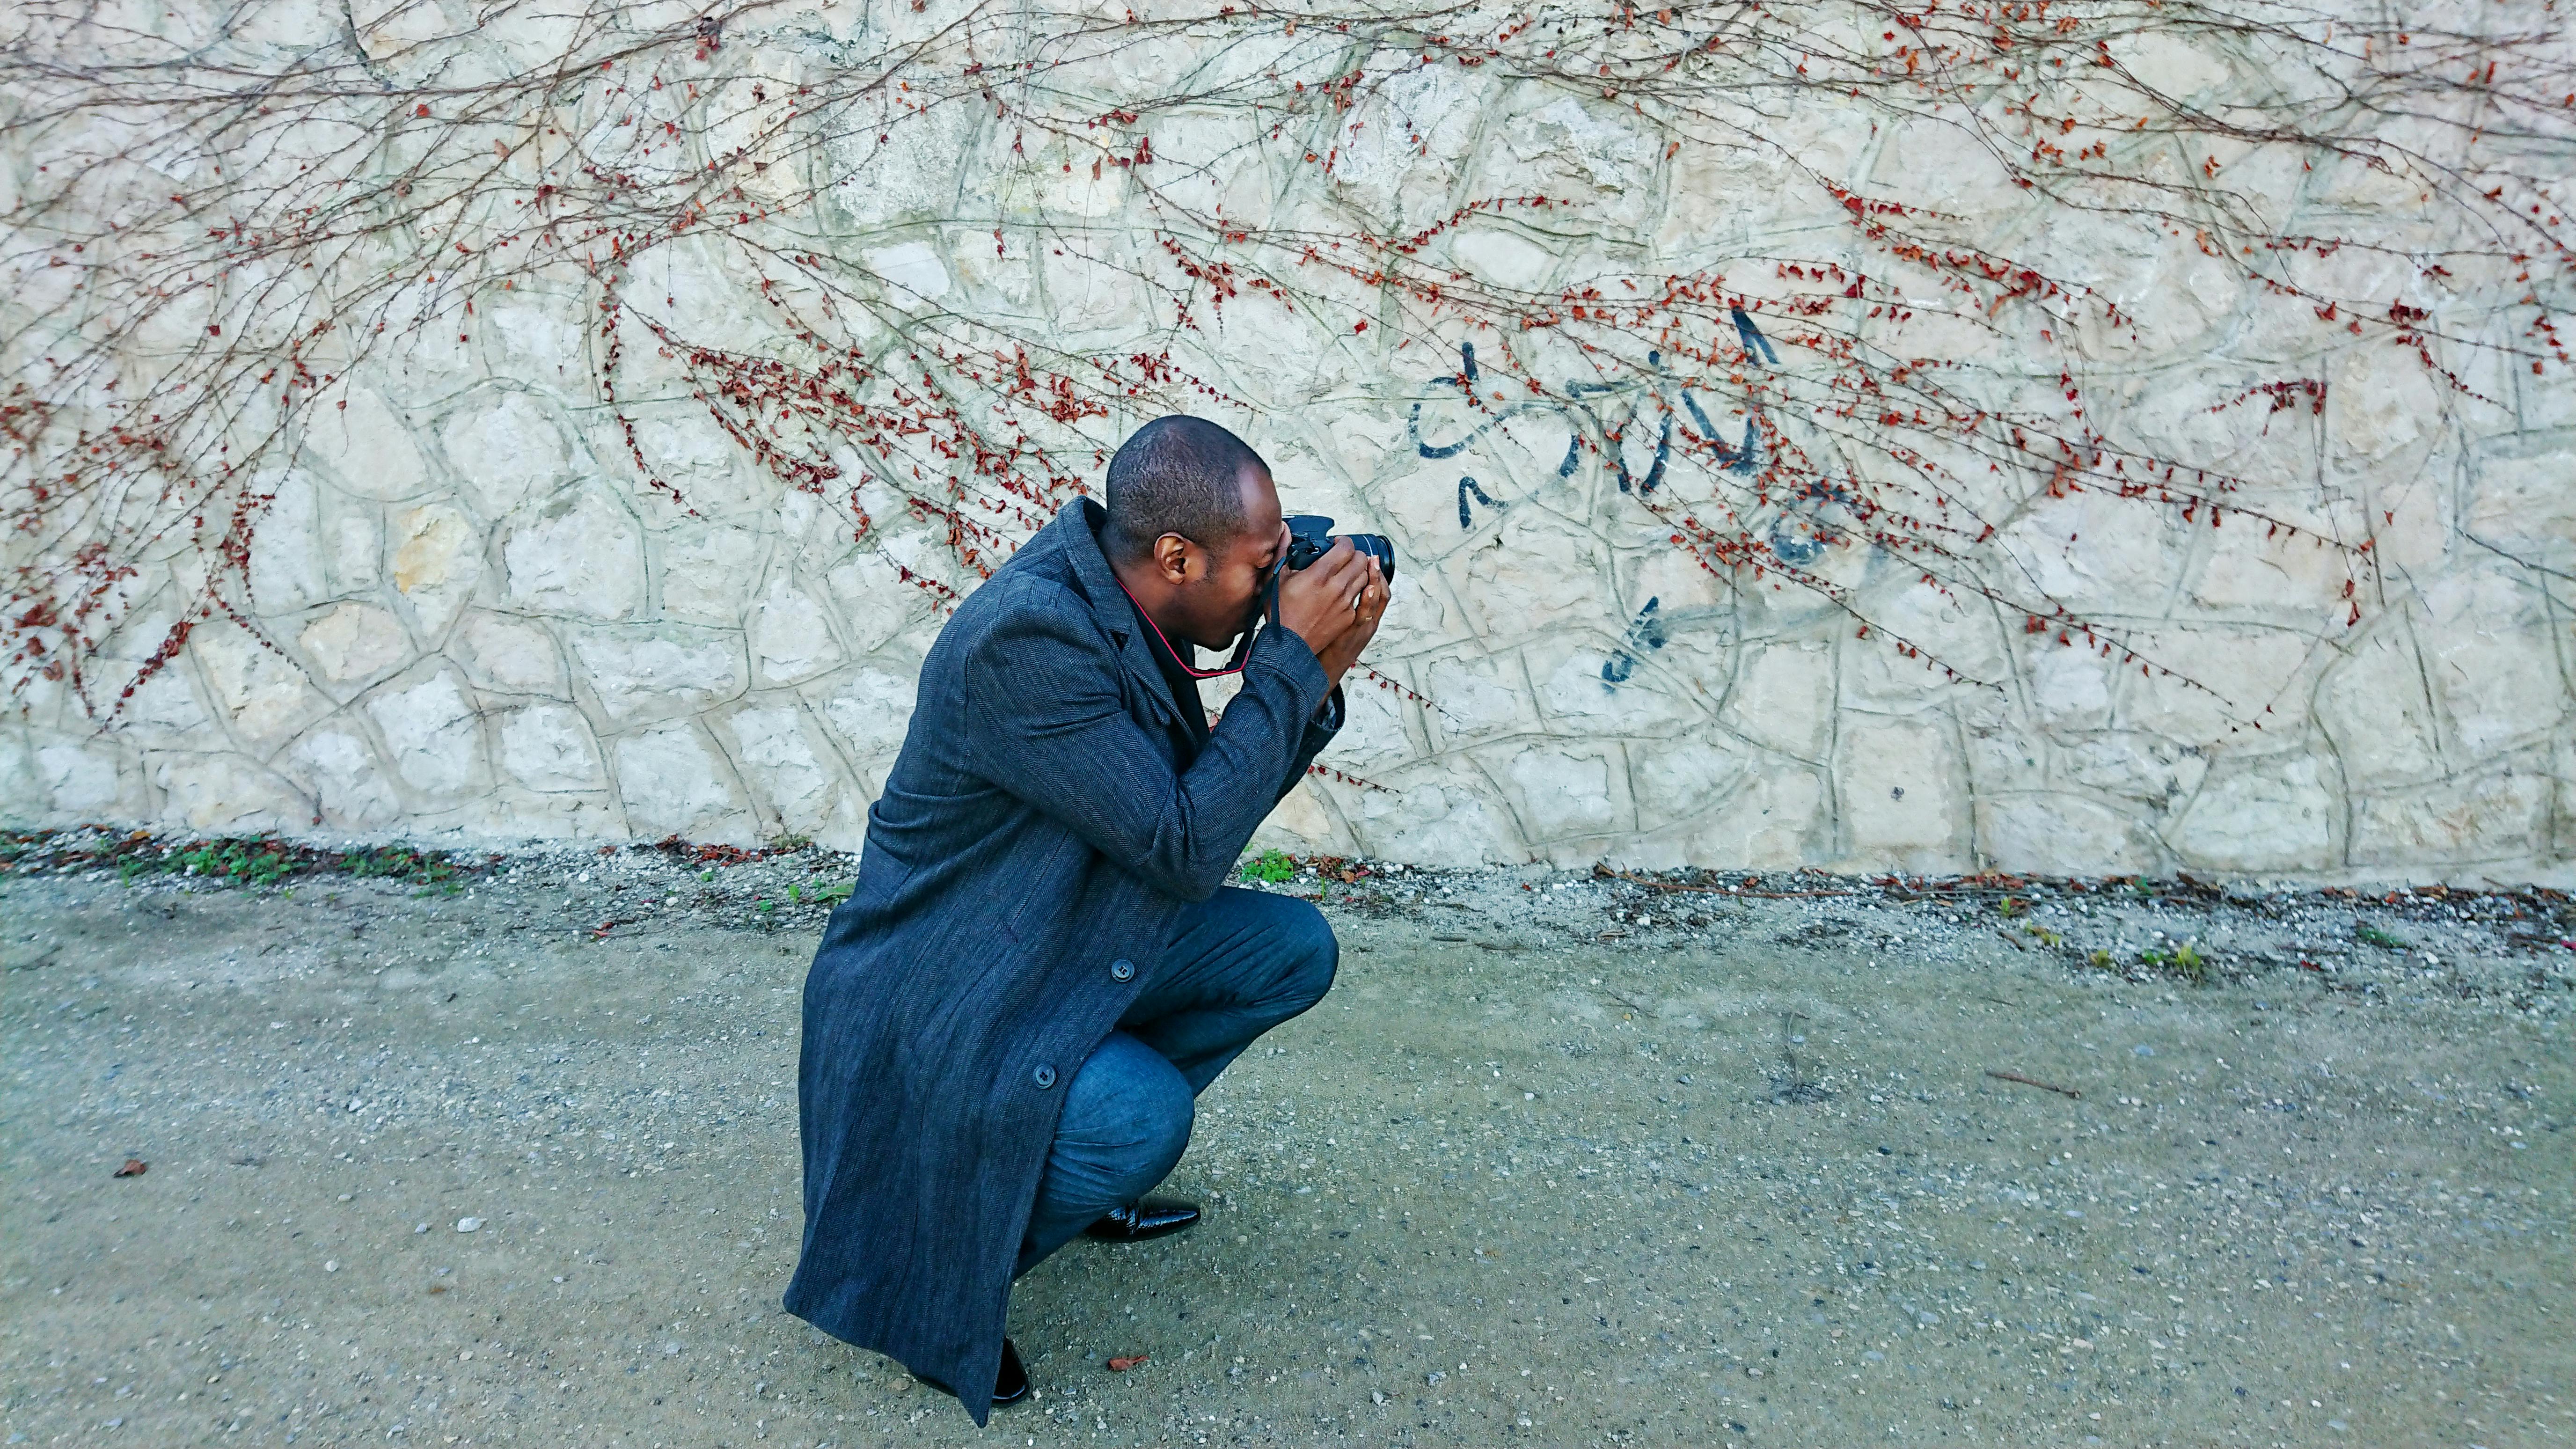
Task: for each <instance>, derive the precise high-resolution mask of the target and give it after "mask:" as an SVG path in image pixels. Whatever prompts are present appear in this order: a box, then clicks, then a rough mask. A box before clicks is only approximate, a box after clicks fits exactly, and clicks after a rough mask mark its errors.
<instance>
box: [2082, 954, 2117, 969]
mask: <svg viewBox="0 0 2576 1449" xmlns="http://www.w3.org/2000/svg"><path fill="white" fill-rule="evenodd" d="M2084 964H2085V965H2087V966H2090V967H2092V968H2093V969H2094V970H2096V971H2108V970H2110V969H2111V953H2110V952H2108V951H2089V952H2086V953H2085V956H2084Z"/></svg>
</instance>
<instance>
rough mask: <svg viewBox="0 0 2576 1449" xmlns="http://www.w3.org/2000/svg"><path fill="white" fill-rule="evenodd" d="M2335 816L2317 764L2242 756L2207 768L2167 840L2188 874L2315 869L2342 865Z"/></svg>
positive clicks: (2302, 758)
mask: <svg viewBox="0 0 2576 1449" xmlns="http://www.w3.org/2000/svg"><path fill="white" fill-rule="evenodd" d="M2338 814H2339V812H2338V811H2337V809H2336V802H2335V799H2334V795H2333V793H2332V792H2331V791H2330V790H2328V789H2327V787H2326V776H2325V772H2324V771H2323V770H2322V769H2321V768H2320V767H2319V765H2318V763H2317V761H2316V759H2315V757H2313V756H2311V755H2306V754H2295V755H2251V756H2240V757H2236V758H2231V759H2225V760H2221V761H2219V762H2218V763H2217V764H2215V765H2213V766H2212V767H2211V769H2210V772H2209V778H2208V779H2207V780H2205V781H2203V782H2202V784H2201V787H2200V791H2199V793H2198V794H2197V795H2195V796H2194V797H2193V799H2192V802H2191V804H2190V805H2189V806H2188V807H2187V808H2186V809H2185V810H2184V811H2183V814H2182V818H2181V819H2180V820H2179V821H2178V822H2176V823H2175V824H2174V825H2173V826H2172V827H2171V828H2170V829H2169V830H2168V832H2167V835H2166V839H2167V842H2168V843H2169V844H2170V846H2171V847H2172V849H2173V852H2174V855H2175V856H2176V858H2177V859H2178V860H2179V861H2180V862H2181V864H2182V865H2183V866H2184V867H2185V868H2188V869H2193V870H2202V871H2237V872H2254V871H2284V870H2300V869H2311V870H2312V869H2315V868H2316V865H2315V863H2316V862H2321V861H2322V862H2338V861H2339V855H2340V852H2339V851H2338V850H2337V844H2338V841H2337V837H2338V836H2339V835H2340V834H2341V831H2340V829H2339V828H2338V825H2339V821H2338V819H2337V816H2338Z"/></svg>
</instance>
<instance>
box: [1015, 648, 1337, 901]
mask: <svg viewBox="0 0 2576 1449" xmlns="http://www.w3.org/2000/svg"><path fill="white" fill-rule="evenodd" d="M1119 676H1120V664H1119V660H1118V655H1117V653H1116V651H1115V648H1114V646H1112V645H1111V643H1110V641H1109V640H1108V639H1107V638H1106V637H1105V636H1104V635H1102V633H1101V632H1100V629H1099V627H1098V626H1097V625H1096V624H1095V623H1094V622H1093V621H1092V619H1091V617H1090V614H1089V611H1088V610H1084V609H1081V608H1078V607H1075V606H1073V605H1072V603H1071V602H1070V601H1066V602H1065V603H1063V604H1061V605H1055V606H1050V607H1039V608H1016V609H1011V610H1009V611H1007V612H1006V613H1005V614H1004V615H1003V616H1002V617H1001V618H999V619H997V620H996V621H995V622H994V624H993V627H992V628H991V629H990V630H988V631H987V632H986V633H985V635H984V636H983V637H982V638H981V639H978V640H977V641H976V642H975V643H974V644H973V645H972V646H971V647H970V648H969V649H968V651H967V653H966V659H965V668H964V685H965V695H966V718H967V728H968V730H969V731H970V732H971V734H972V736H973V738H972V740H971V743H970V744H969V749H968V758H969V761H970V763H971V765H972V767H973V768H974V770H975V772H976V773H977V774H979V775H981V776H983V777H984V778H985V779H987V780H990V781H992V782H993V783H994V784H995V785H997V786H1000V787H1001V788H1002V789H1004V790H1007V791H1009V792H1010V793H1012V794H1014V795H1017V796H1019V797H1020V798H1021V799H1023V800H1026V801H1028V802H1029V803H1030V804H1031V805H1034V806H1035V807H1037V808H1038V809H1040V810H1042V811H1045V812H1046V813H1047V814H1049V815H1051V816H1053V817H1054V818H1056V819H1058V820H1061V821H1062V822H1064V824H1065V825H1066V826H1067V827H1068V828H1070V829H1071V830H1072V831H1073V832H1074V833H1075V834H1077V835H1080V836H1081V837H1082V838H1083V839H1084V840H1086V841H1088V842H1090V843H1091V845H1092V847H1093V848H1094V849H1096V850H1098V851H1099V852H1100V853H1101V854H1103V855H1105V856H1107V857H1109V859H1110V860H1112V861H1114V862H1116V863H1117V864H1118V865H1119V866H1120V867H1122V868H1124V869H1125V870H1127V871H1129V872H1130V873H1132V874H1134V875H1135V876H1137V877H1138V878H1139V879H1141V880H1143V881H1145V882H1146V883H1147V884H1148V885H1150V886H1152V887H1153V888H1154V889H1155V890H1157V891H1160V892H1162V893H1163V894H1165V895H1169V896H1176V897H1178V898H1180V899H1182V900H1188V901H1200V900H1205V899H1207V898H1208V897H1209V896H1212V895H1214V894H1216V890H1217V887H1218V886H1220V885H1222V884H1224V882H1225V878H1226V875H1227V873H1228V872H1229V871H1231V870H1232V869H1233V868H1234V862H1235V858H1236V857H1237V856H1239V855H1241V854H1242V853H1243V847H1244V843H1245V842H1246V841H1248V840H1250V839H1251V838H1252V832H1253V830H1254V828H1255V827H1257V826H1259V825H1260V824H1261V821H1262V818H1263V817H1264V816H1266V815H1268V814H1269V813H1270V810H1271V807H1272V806H1274V805H1276V804H1277V803H1278V798H1279V795H1280V794H1281V793H1282V790H1281V787H1280V784H1279V782H1280V781H1281V780H1282V779H1283V778H1288V779H1293V778H1294V776H1293V775H1292V774H1291V771H1292V768H1293V769H1294V771H1295V772H1297V773H1299V774H1302V773H1303V771H1304V765H1303V763H1302V762H1301V761H1300V754H1301V752H1303V751H1304V749H1305V746H1306V743H1307V739H1308V737H1309V735H1310V734H1311V733H1312V732H1313V727H1312V726H1311V724H1310V721H1311V719H1312V717H1313V716H1314V714H1315V711H1316V709H1317V707H1318V706H1319V705H1320V704H1321V703H1322V702H1323V699H1324V696H1325V691H1326V687H1327V681H1326V680H1325V678H1324V668H1323V666H1322V665H1321V664H1318V663H1317V662H1316V661H1315V655H1314V652H1313V651H1312V650H1310V649H1308V648H1307V647H1306V641H1304V640H1303V639H1300V638H1298V637H1297V636H1296V635H1295V634H1294V633H1292V632H1291V631H1289V630H1286V629H1264V630H1263V631H1262V632H1261V634H1260V636H1259V637H1258V638H1257V639H1255V640H1254V641H1253V648H1252V657H1251V659H1250V660H1249V661H1248V662H1247V663H1246V665H1245V668H1244V671H1243V688H1242V690H1241V692H1239V693H1238V694H1236V695H1235V697H1234V698H1233V699H1232V700H1231V701H1229V702H1228V703H1227V705H1226V707H1225V718H1224V719H1223V720H1222V721H1220V722H1219V723H1218V725H1217V727H1216V729H1215V730H1214V732H1212V733H1211V734H1210V736H1209V739H1208V745H1207V748H1206V749H1204V750H1202V751H1200V752H1199V757H1198V759H1197V760H1196V761H1195V762H1194V763H1192V764H1191V766H1190V768H1189V769H1188V771H1186V772H1184V773H1178V774H1176V773H1174V771H1173V769H1172V765H1171V761H1170V759H1169V758H1168V757H1167V756H1166V755H1165V754H1164V752H1163V751H1162V750H1161V749H1160V748H1158V747H1157V746H1156V745H1155V743H1154V740H1153V738H1152V737H1151V736H1150V735H1148V734H1147V733H1146V730H1145V727H1144V726H1143V725H1142V724H1140V723H1138V721H1137V720H1136V718H1135V716H1134V715H1132V714H1130V713H1129V712H1128V709H1127V704H1126V700H1125V698H1124V697H1123V695H1122V694H1121V692H1120V688H1119ZM1321 747H1322V744H1321V741H1320V740H1319V741H1317V742H1316V748H1321Z"/></svg>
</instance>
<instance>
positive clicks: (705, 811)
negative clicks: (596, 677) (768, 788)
mask: <svg viewBox="0 0 2576 1449" xmlns="http://www.w3.org/2000/svg"><path fill="white" fill-rule="evenodd" d="M614 753H615V755H616V758H617V795H618V799H619V800H620V801H621V802H622V803H623V804H624V805H625V807H626V825H627V828H628V830H630V831H631V832H633V834H634V835H635V836H636V837H638V838H639V839H646V840H652V839H658V838H660V837H662V836H665V835H674V834H676V835H679V836H681V837H683V838H684V839H689V840H716V841H728V842H731V843H734V844H737V845H740V844H748V843H750V842H751V841H753V840H756V839H758V838H759V834H760V830H759V822H758V821H756V820H755V819H753V817H752V814H751V811H750V809H749V807H748V805H747V803H746V802H745V801H744V800H743V798H742V793H741V791H740V789H739V788H738V787H737V786H736V785H735V784H734V781H733V772H732V771H731V770H729V769H727V768H726V767H725V765H724V763H723V761H722V759H721V758H720V757H719V756H718V755H717V754H716V752H715V750H714V749H713V748H712V747H711V746H710V745H709V744H708V743H707V741H706V740H705V739H704V737H703V736H701V734H700V733H699V731H698V730H697V728H696V727H695V726H692V725H686V724H679V725H669V726H665V727H663V728H660V729H654V730H648V731H646V732H645V733H643V734H638V735H630V736H628V737H626V738H624V739H621V740H619V741H618V742H617V743H616V745H615V747H614Z"/></svg>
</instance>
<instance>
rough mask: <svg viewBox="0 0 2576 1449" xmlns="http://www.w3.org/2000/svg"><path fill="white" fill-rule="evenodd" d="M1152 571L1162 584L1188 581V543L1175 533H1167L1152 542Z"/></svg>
mask: <svg viewBox="0 0 2576 1449" xmlns="http://www.w3.org/2000/svg"><path fill="white" fill-rule="evenodd" d="M1154 569H1155V571H1156V572H1157V573H1160V574H1161V575H1162V576H1163V582H1165V583H1167V584H1172V585H1176V586H1177V585H1180V584H1186V583H1188V582H1189V581H1190V543H1189V540H1188V539H1185V538H1183V537H1181V536H1180V535H1179V534H1177V533H1167V534H1164V535H1163V536H1162V537H1160V538H1158V539H1155V540H1154Z"/></svg>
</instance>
